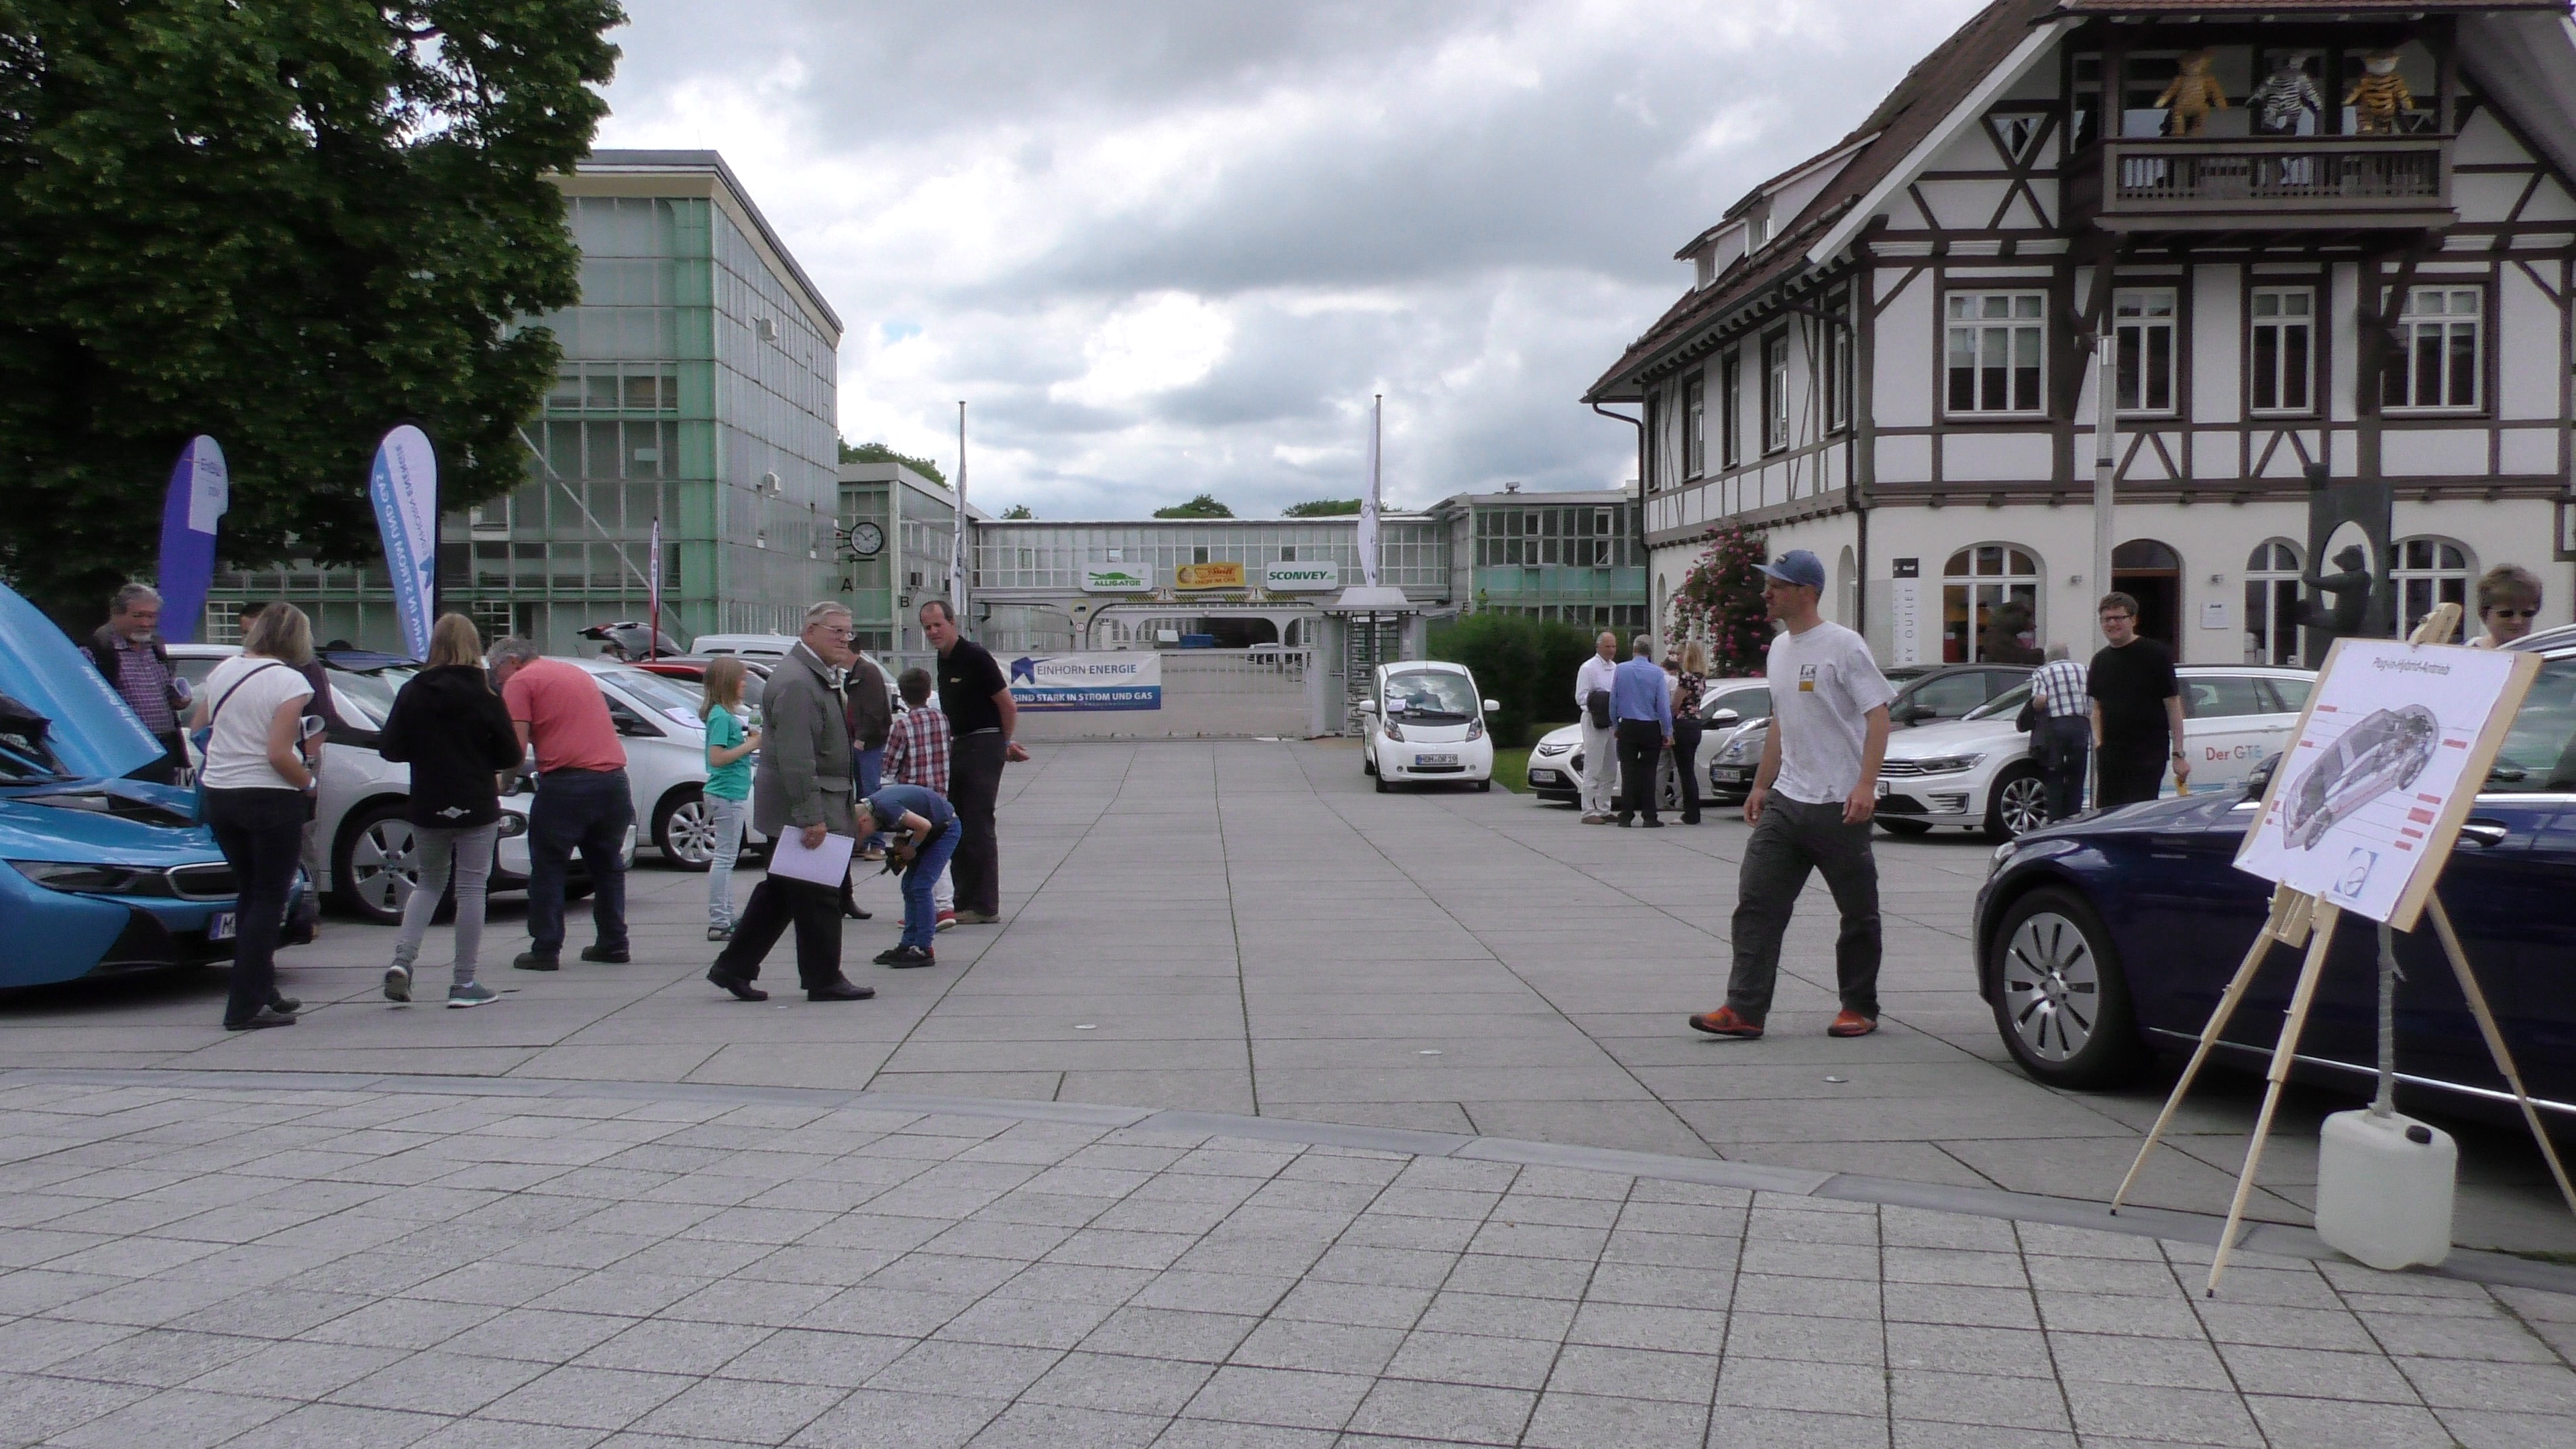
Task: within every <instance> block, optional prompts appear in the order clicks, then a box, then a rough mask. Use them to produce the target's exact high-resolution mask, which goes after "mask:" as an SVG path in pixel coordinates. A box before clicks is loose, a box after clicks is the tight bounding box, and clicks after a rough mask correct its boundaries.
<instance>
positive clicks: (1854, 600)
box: [1834, 544, 1860, 629]
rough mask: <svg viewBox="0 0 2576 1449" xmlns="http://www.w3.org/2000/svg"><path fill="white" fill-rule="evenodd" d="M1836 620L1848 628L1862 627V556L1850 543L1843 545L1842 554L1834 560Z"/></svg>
mask: <svg viewBox="0 0 2576 1449" xmlns="http://www.w3.org/2000/svg"><path fill="white" fill-rule="evenodd" d="M1834 607H1835V609H1836V610H1837V611H1838V612H1837V613H1836V614H1835V617H1834V622H1835V623H1837V624H1840V625H1842V626H1843V627H1844V628H1846V629H1857V628H1859V627H1860V557H1859V555H1857V554H1855V553H1853V552H1852V546H1851V545H1850V544H1844V545H1843V551H1842V556H1841V557H1839V558H1837V559H1835V560H1834Z"/></svg>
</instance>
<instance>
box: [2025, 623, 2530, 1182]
mask: <svg viewBox="0 0 2576 1449" xmlns="http://www.w3.org/2000/svg"><path fill="white" fill-rule="evenodd" d="M2511 647H2513V648H2516V649H2523V650H2529V651H2531V652H2535V653H2538V654H2540V655H2541V656H2542V664H2541V670H2540V676H2539V678H2538V679H2537V680H2536V681H2535V682H2534V683H2533V685H2532V688H2531V693H2530V694H2529V695H2528V696H2527V697H2526V698H2525V700H2524V702H2523V704H2522V707H2521V710H2520V711H2519V712H2518V713H2517V714H2516V715H2515V717H2514V721H2513V726H2512V730H2511V732H2510V734H2509V735H2508V736H2507V737H2506V740H2505V744H2504V748H2503V751H2502V753H2501V754H2500V755H2499V756H2498V758H2497V760H2496V764H2495V768H2494V769H2493V771H2492V772H2490V773H2489V775H2488V777H2487V779H2486V782H2485V785H2484V787H2483V788H2482V789H2481V790H2480V792H2479V794H2478V797H2477V803H2476V805H2475V807H2474V808H2473V809H2471V811H2470V812H2469V819H2468V822H2467V824H2466V825H2465V826H2464V827H2463V829H2462V831H2461V836H2460V842H2459V847H2458V848H2457V849H2456V850H2455V851H2453V853H2452V855H2451V858H2450V860H2449V862H2448V863H2447V864H2446V865H2445V867H2444V869H2443V872H2442V879H2441V883H2440V885H2439V887H2438V889H2439V891H2440V894H2441V898H2442V901H2443V904H2444V905H2445V906H2446V907H2448V909H2449V911H2450V914H2451V919H2452V921H2453V923H2454V924H2455V925H2457V927H2458V928H2459V932H2460V936H2461V941H2462V945H2463V946H2464V947H2465V948H2466V950H2467V953H2468V956H2469V960H2470V963H2471V965H2472V966H2473V967H2474V968H2475V969H2476V971H2477V973H2478V979H2479V982H2480V984H2481V985H2482V986H2483V987H2484V988H2485V991H2486V994H2487V998H2488V1000H2489V1002H2490V1003H2491V1004H2492V1005H2493V1006H2494V1008H2495V1010H2496V1013H2497V1016H2498V1018H2499V1019H2500V1022H2501V1024H2502V1027H2503V1030H2504V1035H2505V1039H2506V1042H2507V1044H2508V1045H2510V1046H2511V1048H2512V1049H2513V1054H2514V1059H2515V1062H2516V1064H2517V1065H2518V1066H2519V1067H2520V1069H2521V1071H2522V1076H2523V1082H2524V1085H2525V1086H2527V1087H2528V1088H2529V1089H2530V1091H2531V1093H2532V1095H2533V1096H2534V1097H2535V1098H2536V1099H2540V1103H2541V1108H2542V1112H2543V1114H2544V1120H2546V1121H2549V1122H2550V1123H2551V1126H2552V1131H2553V1133H2559V1132H2576V628H2561V629H2556V630H2552V631H2550V632H2549V633H2546V634H2539V635H2534V636H2532V637H2530V638H2527V639H2523V640H2520V641H2518V642H2517V643H2515V644H2514V645H2513V646H2511ZM2401 723H2402V722H2401ZM2390 728H2391V732H2392V738H2393V737H2394V734H2395V733H2397V732H2398V731H2397V727H2396V726H2395V725H2392V726H2391V727H2390ZM2401 743H2402V741H2401ZM2276 763H2277V762H2276ZM2270 773H2271V772H2270V768H2269V767H2266V768H2263V769H2261V770H2258V771H2257V773H2256V775H2255V777H2254V779H2253V780H2252V781H2251V782H2250V783H2249V784H2248V786H2247V787H2246V788H2245V790H2243V791H2241V792H2238V791H2220V792H2213V793H2209V794H2201V795H2191V796H2186V797H2183V798H2180V799H2173V800H2158V801H2153V802H2149V803H2146V804H2140V805H2132V806H2129V807H2126V808H2124V809H2119V810H2112V811H2107V812H2103V813H2100V814H2095V815H2088V816H2078V817H2076V818H2074V819H2071V820H2067V821H2063V822H2060V823H2058V824H2056V825H2052V826H2047V827H2044V828H2042V829H2039V830H2035V831H2032V832H2031V833H2029V834H2027V835H2024V836H2022V837H2021V838H2020V839H2018V840H2014V841H2012V842H2010V843H2008V844H2005V845H2002V846H1999V847H1997V848H1996V851H1995V857H1994V866H1993V869H1992V871H1991V872H1990V873H1989V875H1988V877H1987V880H1986V883H1985V886H1984V888H1983V889H1982V890H1981V891H1980V892H1979V893H1978V897H1977V913H1976V935H1975V942H1976V953H1977V986H1978V991H1979V993H1980V994H1981V995H1982V996H1984V998H1985V999H1986V1001H1987V1003H1988V1004H1989V1005H1990V1006H1992V1007H1993V1008H1994V1014H1995V1023H1996V1026H1997V1028H1998V1029H1999V1030H2000V1031H2001V1033H2002V1036H2003V1041H2004V1045H2005V1047H2006V1048H2007V1049H2008V1050H2010V1051H2011V1053H2012V1055H2013V1057H2014V1059H2015V1060H2016V1061H2018V1062H2019V1063H2020V1064H2021V1066H2022V1068H2023V1070H2025V1071H2027V1072H2028V1073H2029V1074H2030V1075H2031V1076H2033V1077H2035V1078H2037V1079H2039V1080H2040V1081H2043V1082H2048V1083H2052V1084H2055V1085H2059V1086H2066V1087H2078V1088H2085V1087H2109V1086H2116V1085H2119V1084H2121V1083H2123V1082H2126V1081H2129V1080H2131V1079H2133V1078H2134V1077H2135V1076H2136V1075H2137V1074H2138V1073H2139V1072H2140V1071H2141V1070H2142V1069H2143V1068H2144V1067H2145V1066H2146V1065H2147V1062H2148V1059H2149V1057H2150V1056H2151V1055H2152V1054H2153V1053H2155V1052H2157V1051H2159V1050H2166V1051H2187V1050H2188V1049H2189V1048H2190V1046H2191V1044H2192V1043H2193V1042H2195V1041H2197V1040H2198V1039H2199V1036H2200V1032H2201V1030H2202V1028H2203V1027H2204V1026H2205V1025H2206V1024H2207V1022H2208V1020H2209V1014H2210V1011H2211V1010H2212V1008H2214V1007H2215V1006H2216V1004H2217V1002H2218V996H2219V993H2220V992H2221V991H2222V990H2224V989H2225V987H2226V985H2227V981H2228V978H2229V977H2230V976H2232V975H2234V974H2235V971H2236V967H2237V964H2238V962H2240V961H2241V960H2242V959H2243V958H2244V954H2245V948H2246V947H2247V946H2248V945H2250V944H2251V943H2252V942H2253V940H2254V935H2255V932H2256V931H2257V930H2258V929H2260V927H2261V926H2262V923H2263V916H2264V911H2265V907H2266V905H2267V903H2268V901H2269V899H2270V886H2269V885H2268V883H2266V882H2264V881H2262V880H2260V879H2258V878H2256V877H2254V876H2251V875H2248V874H2246V873H2244V872H2243V871H2240V870H2237V869H2236V868H2235V867H2234V865H2233V864H2232V862H2233V860H2234V858H2235V855H2236V848H2237V846H2238V844H2239V843H2240V842H2241V841H2242V840H2243V838H2244V835H2245V829H2246V826H2247V825H2248V824H2250V823H2251V822H2252V821H2253V819H2254V814H2255V811H2256V809H2257V806H2258V802H2259V801H2260V800H2261V798H2262V793H2263V789H2264V786H2265V784H2266V783H2267V782H2268V780H2269V778H2270ZM2376 939H2377V938H2376V934H2375V933H2374V932H2373V931H2372V930H2370V929H2369V923H2368V922H2366V921H2360V920H2353V921H2347V922H2345V923H2344V925H2343V928H2342V929H2341V930H2340V931H2339V932H2338V933H2337V934H2336V938H2335V943H2334V947H2333V950H2332V952H2331V954H2330V955H2329V956H2328V957H2327V967H2326V972H2325V975H2324V977H2323V979H2322V981H2321V982H2320V985H2319V989H2318V994H2317V999H2316V1003H2315V1007H2314V1009H2313V1011H2312V1013H2311V1014H2310V1016H2309V1018H2308V1024H2307V1028H2306V1030H2305V1031H2304V1032H2303V1033H2302V1035H2301V1037H2300V1041H2299V1066H2300V1073H2301V1075H2302V1076H2304V1077H2306V1078H2309V1079H2313V1080H2318V1081H2320V1082H2324V1083H2341V1084H2344V1085H2348V1086H2351V1087H2352V1088H2354V1089H2356V1090H2357V1091H2361V1092H2365V1093H2366V1092H2368V1091H2369V1090H2370V1087H2371V1084H2372V1082H2373V1081H2374V1080H2375V1072H2376V1067H2375V1063H2376V1060H2377V1041H2378V1036H2377V1031H2378V1026H2377V1024H2378V980H2379V977H2378V972H2377V969H2376V967H2375V965H2374V962H2375V960H2376V956H2377V947H2376ZM2397 959H2398V963H2399V966H2400V969H2401V970H2402V971H2403V972H2404V980H2403V982H2402V983H2401V984H2400V986H2399V987H2398V995H2397V1012H2398V1018H2397V1070H2398V1072H2399V1080H2400V1087H2401V1089H2402V1090H2404V1091H2406V1092H2407V1093H2408V1095H2410V1096H2413V1097H2415V1098H2416V1099H2418V1100H2423V1099H2426V1098H2428V1097H2438V1098H2447V1099H2448V1100H2449V1103H2450V1105H2452V1106H2453V1107H2454V1108H2455V1109H2458V1108H2463V1107H2467V1108H2475V1109H2478V1110H2477V1111H2475V1112H2474V1113H2473V1115H2492V1114H2493V1113H2494V1111H2495V1110H2496V1109H2499V1108H2501V1109H2502V1110H2504V1111H2506V1112H2510V1111H2511V1110H2512V1108H2511V1105H2510V1104H2511V1100H2512V1099H2511V1097H2510V1095H2509V1093H2508V1092H2507V1089H2506V1087H2505V1083H2504V1080H2503V1078H2502V1076H2501V1075H2500V1074H2499V1073H2498V1072H2497V1071H2496V1069H2495V1067H2494V1065H2493V1063H2492V1062H2491V1061H2490V1059H2489V1057H2488V1055H2487V1048H2486V1043H2485V1040H2484V1038H2483V1037H2482V1036H2481V1035H2480V1034H2479V1032H2478V1028H2477V1024H2476V1022H2475V1021H2474V1020H2473V1019H2472V1018H2471V1016H2470V1014H2469V1010H2468V1006H2467V1004H2466V1002H2465V1001H2464V1000H2463V999H2462V997H2461V995H2460V990H2459V985H2458V983H2457V982H2456V981H2455V980H2454V979H2453V977H2452V973H2451V968H2450V964H2449V962H2448V960H2447V959H2446V958H2445V957H2444V956H2443V954H2442V951H2441V949H2440V946H2439V944H2438V942H2436V941H2435V940H2434V938H2433V936H2432V932H2431V928H2430V927H2429V926H2427V927H2425V928H2424V929H2421V930H2418V931H2416V932H2413V933H2411V934H2404V935H2400V936H2398V937H2397ZM2298 962H2299V955H2298V953H2297V952H2294V951H2289V950H2286V949H2280V948H2275V949H2274V951H2273V952H2272V954H2271V957H2270V959H2269V960H2267V961H2266V962H2265V964H2264V967H2263V969H2262V971H2261V973H2260V974H2259V976H2258V977H2257V979H2256V981H2255V983H2254V985H2253V987H2252V989H2251V990H2250V991H2249V992H2248V993H2247V995H2246V998H2245V1001H2244V1003H2243V1004H2242V1005H2241V1006H2240V1007H2239V1008H2238V1009H2237V1012H2236V1014H2235V1017H2234V1018H2233V1019H2232V1020H2231V1022H2230V1023H2229V1026H2228V1029H2227V1032H2226V1035H2225V1037H2224V1038H2223V1043H2224V1044H2223V1046H2222V1047H2221V1053H2222V1054H2223V1055H2227V1056H2233V1057H2235V1058H2237V1059H2238V1060H2241V1061H2245V1062H2248V1063H2259V1062H2260V1061H2262V1060H2263V1059H2265V1058H2267V1057H2268V1055H2269V1053H2270V1052H2271V1050H2272V1047H2273V1044H2274V1043H2275V1042H2276V1041H2277V1040H2278V1039H2279V1034H2280V1027H2281V1020H2282V1016H2283V1013H2284V1011H2285V1010H2286V1008H2287V1006H2288V1003H2289V996H2290V988H2291V985H2292V983H2293V981H2294V980H2295V979H2296V976H2297V972H2298Z"/></svg>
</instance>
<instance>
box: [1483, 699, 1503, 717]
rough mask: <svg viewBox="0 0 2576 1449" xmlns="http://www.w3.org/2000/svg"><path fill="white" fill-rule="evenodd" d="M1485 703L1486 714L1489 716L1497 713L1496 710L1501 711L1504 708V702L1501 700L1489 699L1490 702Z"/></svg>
mask: <svg viewBox="0 0 2576 1449" xmlns="http://www.w3.org/2000/svg"><path fill="white" fill-rule="evenodd" d="M1484 703H1485V713H1487V714H1492V713H1493V712H1495V711H1496V710H1499V709H1501V708H1502V707H1503V702H1502V701H1501V700H1498V699H1489V700H1486V701H1485V702H1484Z"/></svg>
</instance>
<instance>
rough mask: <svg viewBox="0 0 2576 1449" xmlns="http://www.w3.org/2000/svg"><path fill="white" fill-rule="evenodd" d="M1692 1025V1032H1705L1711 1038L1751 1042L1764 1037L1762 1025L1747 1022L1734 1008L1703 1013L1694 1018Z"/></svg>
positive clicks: (1722, 1007)
mask: <svg viewBox="0 0 2576 1449" xmlns="http://www.w3.org/2000/svg"><path fill="white" fill-rule="evenodd" d="M1690 1024H1691V1030H1693V1031H1704V1032H1707V1033H1708V1034H1709V1035H1710V1036H1735V1037H1742V1038H1743V1039H1745V1040H1746V1041H1751V1040H1753V1039H1754V1038H1756V1037H1758V1036H1760V1035H1762V1023H1760V1022H1758V1021H1746V1020H1745V1019H1744V1018H1743V1017H1740V1016H1738V1015H1736V1014H1735V1008H1734V1007H1732V1006H1721V1007H1719V1008H1718V1009H1717V1010H1715V1011H1703V1012H1701V1013H1700V1014H1699V1015H1697V1016H1694V1017H1692V1018H1691V1019H1690Z"/></svg>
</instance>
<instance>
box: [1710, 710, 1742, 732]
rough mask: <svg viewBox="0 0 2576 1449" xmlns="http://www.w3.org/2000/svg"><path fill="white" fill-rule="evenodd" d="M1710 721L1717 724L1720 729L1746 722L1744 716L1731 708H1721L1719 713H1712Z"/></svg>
mask: <svg viewBox="0 0 2576 1449" xmlns="http://www.w3.org/2000/svg"><path fill="white" fill-rule="evenodd" d="M1708 722H1709V723H1710V724H1712V725H1715V726H1717V727H1718V728H1719V729H1731V728H1733V727H1734V726H1736V725H1740V724H1742V723H1744V716H1742V715H1740V714H1737V713H1736V712H1735V711H1733V710H1731V709H1721V710H1719V711H1718V712H1717V713H1715V714H1713V715H1710V716H1709V717H1708Z"/></svg>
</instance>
